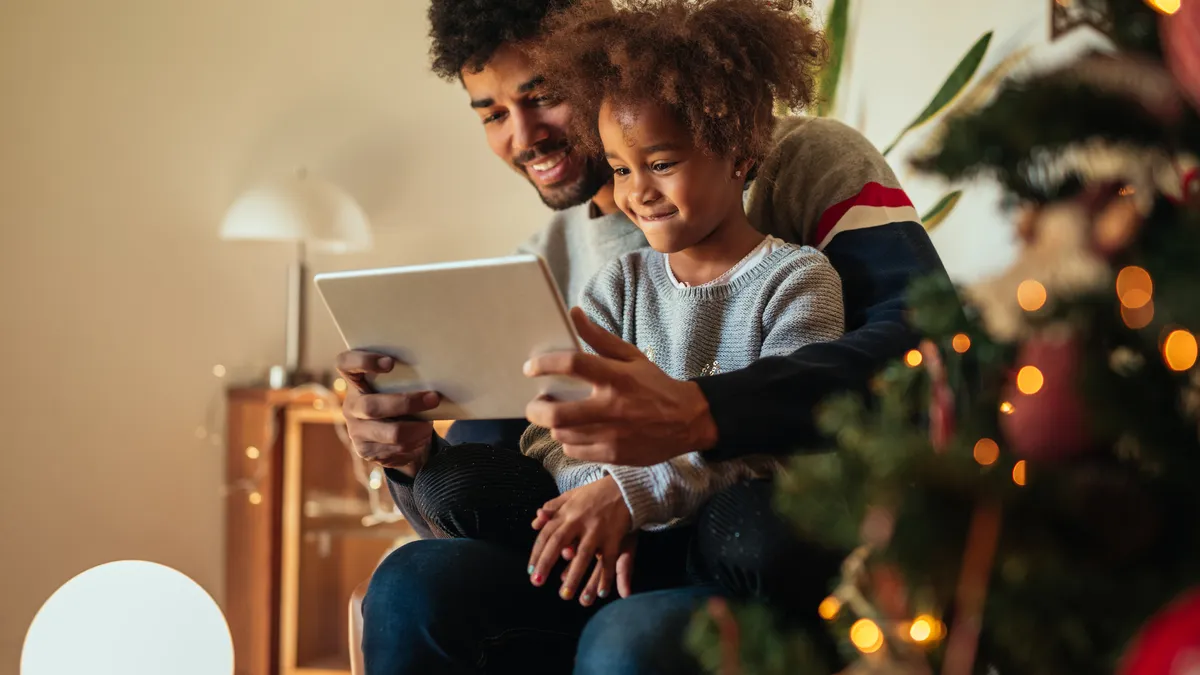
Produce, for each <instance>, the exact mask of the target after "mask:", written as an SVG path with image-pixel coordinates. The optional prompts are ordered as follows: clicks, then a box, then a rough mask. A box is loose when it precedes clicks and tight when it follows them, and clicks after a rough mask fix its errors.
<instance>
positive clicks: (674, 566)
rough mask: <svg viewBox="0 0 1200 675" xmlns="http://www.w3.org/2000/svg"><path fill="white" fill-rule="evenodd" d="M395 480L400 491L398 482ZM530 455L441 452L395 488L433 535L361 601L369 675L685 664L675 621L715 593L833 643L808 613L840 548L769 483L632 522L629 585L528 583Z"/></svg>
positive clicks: (651, 669)
mask: <svg viewBox="0 0 1200 675" xmlns="http://www.w3.org/2000/svg"><path fill="white" fill-rule="evenodd" d="M404 489H407V488H404ZM557 494H558V491H557V488H556V487H555V485H554V482H553V480H552V479H550V477H549V474H547V473H546V472H545V470H544V469H543V468H542V467H541V465H540V464H539V463H537V462H536V461H534V460H530V459H528V458H526V457H523V456H521V455H520V454H518V453H515V452H510V451H506V450H497V449H495V448H492V447H491V446H486V445H467V446H459V447H455V448H450V449H448V450H446V451H444V452H443V453H439V454H438V455H436V456H435V457H434V458H431V460H430V462H429V463H428V464H427V465H426V467H425V468H424V469H423V470H422V472H421V474H419V475H418V478H417V480H416V481H415V483H414V484H413V487H412V490H411V491H410V492H409V493H407V494H403V493H402V494H400V495H397V501H398V502H400V503H401V504H402V505H406V506H407V508H405V512H406V514H407V515H408V516H409V517H410V519H420V522H421V523H422V524H426V523H427V524H428V529H429V530H431V531H432V532H433V533H434V535H435V536H441V537H447V536H450V537H455V538H451V539H443V540H432V541H419V542H414V543H411V544H408V545H406V546H404V547H402V548H400V549H399V550H397V551H395V552H394V553H393V554H392V555H391V556H389V558H388V559H387V560H386V561H385V562H384V563H383V564H382V565H381V566H380V568H379V569H378V570H376V572H375V575H374V577H373V578H372V582H371V586H370V589H369V591H368V593H367V597H366V600H365V602H364V607H363V612H364V626H365V631H366V635H365V637H364V643H363V649H364V655H365V660H366V665H367V672H368V675H408V674H410V673H451V674H453V673H510V672H511V673H517V672H520V673H562V674H565V673H569V672H572V669H574V672H576V673H602V672H603V673H617V674H618V675H621V674H625V673H629V674H635V673H667V674H674V673H680V674H683V673H696V672H700V671H699V668H698V666H697V665H696V664H695V662H694V660H693V659H692V658H691V657H690V656H689V655H688V654H686V653H685V651H684V649H683V646H682V640H683V634H684V630H685V628H686V626H687V624H688V621H689V620H690V618H691V615H692V612H693V610H694V608H695V607H696V606H697V605H698V603H699V601H700V600H702V599H703V598H706V597H710V596H712V595H714V594H718V593H719V594H722V595H730V596H734V597H740V598H756V599H765V600H767V601H769V602H770V604H772V605H774V606H775V607H776V608H778V609H779V610H780V614H781V615H782V616H784V617H785V618H787V619H788V620H789V621H790V622H791V623H792V625H794V626H797V627H801V628H804V629H807V630H810V632H811V634H812V635H813V636H814V637H815V638H817V641H818V643H821V646H823V647H826V648H827V649H828V651H829V652H830V653H833V652H835V647H834V645H833V643H832V641H831V640H829V639H828V634H827V633H826V631H825V630H824V627H823V626H822V625H821V622H820V620H819V618H818V617H817V615H816V606H817V604H818V603H819V602H820V600H821V599H822V598H823V597H824V596H825V594H826V593H827V591H828V580H829V578H830V577H831V576H832V574H833V573H834V572H836V569H837V563H838V562H840V560H841V557H842V556H841V555H839V554H837V553H835V552H829V551H825V550H822V549H820V548H818V547H814V546H812V545H810V544H807V543H805V542H803V541H802V540H800V539H799V538H797V537H796V536H795V533H794V531H793V530H792V528H791V526H790V525H789V524H787V523H785V522H783V520H782V519H780V518H779V517H778V516H777V515H776V514H775V512H774V511H773V509H772V508H771V494H772V483H771V482H770V481H746V482H743V483H740V484H738V485H735V486H733V487H732V488H730V489H728V490H726V491H724V492H722V493H719V494H718V495H716V496H715V497H714V498H713V499H712V500H711V501H710V502H709V504H707V505H706V506H705V507H704V509H703V510H702V511H701V513H700V514H699V515H698V517H697V520H696V523H695V526H694V527H688V528H678V529H675V530H670V531H667V532H663V533H641V535H640V538H639V548H638V554H637V556H636V558H635V561H636V570H635V573H634V586H635V591H636V592H635V594H634V595H632V596H631V597H629V598H627V599H623V600H610V601H609V602H608V603H606V604H601V605H597V606H593V607H592V608H584V607H581V606H580V605H579V603H578V602H566V601H563V600H561V599H559V598H558V596H557V594H556V592H557V586H556V585H555V584H552V583H551V584H547V585H546V586H545V587H542V588H535V587H533V586H532V585H531V584H530V582H529V578H528V576H527V573H526V570H525V566H526V563H527V561H528V556H529V551H530V547H531V545H532V542H533V539H534V537H535V533H534V532H533V530H532V529H531V528H530V526H529V524H530V522H531V521H532V520H533V517H534V513H535V512H536V510H537V507H538V506H540V505H541V504H542V503H544V502H545V501H547V500H549V499H551V498H553V497H554V496H557Z"/></svg>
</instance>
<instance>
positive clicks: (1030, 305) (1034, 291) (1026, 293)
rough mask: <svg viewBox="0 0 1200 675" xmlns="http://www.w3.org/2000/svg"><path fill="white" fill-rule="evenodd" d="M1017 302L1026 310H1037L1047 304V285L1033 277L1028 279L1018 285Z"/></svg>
mask: <svg viewBox="0 0 1200 675" xmlns="http://www.w3.org/2000/svg"><path fill="white" fill-rule="evenodd" d="M1017 304H1019V305H1021V309H1023V310H1025V311H1026V312H1036V311H1037V310H1039V309H1041V308H1042V306H1043V305H1045V304H1046V287H1045V286H1043V285H1042V284H1041V283H1040V282H1038V281H1034V280H1033V279H1026V280H1025V281H1022V282H1021V285H1020V286H1017Z"/></svg>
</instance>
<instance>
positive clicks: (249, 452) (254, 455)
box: [246, 445, 259, 459]
mask: <svg viewBox="0 0 1200 675" xmlns="http://www.w3.org/2000/svg"><path fill="white" fill-rule="evenodd" d="M258 455H259V453H258V448H256V447H254V446H253V445H251V446H250V447H248V448H246V456H247V457H249V458H250V459H258Z"/></svg>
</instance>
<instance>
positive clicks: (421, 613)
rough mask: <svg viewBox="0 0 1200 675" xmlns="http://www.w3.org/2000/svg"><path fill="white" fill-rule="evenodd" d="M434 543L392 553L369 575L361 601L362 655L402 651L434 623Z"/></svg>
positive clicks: (413, 544) (416, 544)
mask: <svg viewBox="0 0 1200 675" xmlns="http://www.w3.org/2000/svg"><path fill="white" fill-rule="evenodd" d="M438 543H440V542H436V541H414V542H410V543H408V544H405V545H404V546H401V547H400V548H398V549H396V550H395V551H392V553H391V554H389V555H388V557H387V558H385V559H384V561H383V562H382V563H380V564H379V566H378V567H377V568H375V572H374V573H373V574H372V575H371V583H370V585H368V586H367V593H366V596H365V597H364V598H363V605H362V612H363V652H364V653H371V652H380V651H381V650H382V651H388V650H397V649H400V650H402V649H405V648H406V646H405V645H404V644H403V641H404V640H405V639H406V637H407V638H414V639H416V638H417V637H418V636H419V635H423V634H424V633H425V632H427V631H428V630H429V629H430V628H431V627H433V624H434V623H435V622H436V621H435V620H436V618H437V611H438V609H439V602H438V595H439V593H438V591H439V587H440V585H441V584H442V583H444V579H445V575H439V574H437V570H436V561H437V556H436V555H435V554H436V553H437V552H438V551H437V546H433V547H431V546H430V544H438Z"/></svg>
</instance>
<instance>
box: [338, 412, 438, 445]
mask: <svg viewBox="0 0 1200 675" xmlns="http://www.w3.org/2000/svg"><path fill="white" fill-rule="evenodd" d="M346 429H347V430H348V431H349V432H350V438H351V440H353V441H354V442H355V443H383V444H385V445H402V446H411V445H417V446H421V445H425V444H426V443H428V442H429V438H430V436H431V435H432V433H433V431H432V429H433V424H432V423H430V422H410V421H402V422H384V421H380V420H362V419H354V418H348V419H347V420H346Z"/></svg>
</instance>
